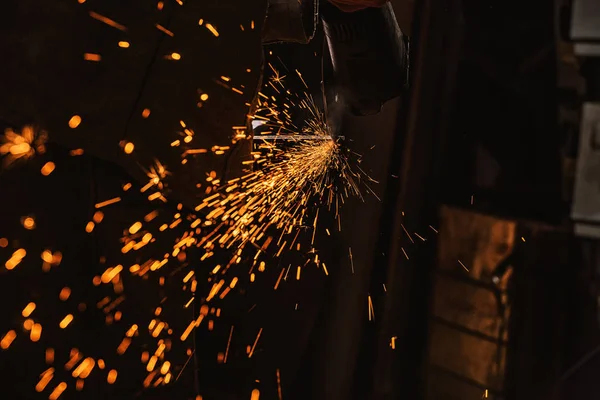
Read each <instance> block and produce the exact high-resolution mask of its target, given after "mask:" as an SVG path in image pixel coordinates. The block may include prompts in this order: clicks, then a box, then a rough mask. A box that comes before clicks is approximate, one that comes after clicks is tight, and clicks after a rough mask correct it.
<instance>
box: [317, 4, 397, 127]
mask: <svg viewBox="0 0 600 400" xmlns="http://www.w3.org/2000/svg"><path fill="white" fill-rule="evenodd" d="M321 19H322V21H323V29H324V32H325V36H326V38H327V44H328V46H329V53H330V54H331V58H332V63H333V69H334V81H335V82H334V85H335V86H336V90H337V91H338V93H339V95H340V97H341V98H342V100H343V102H344V103H345V104H346V106H347V107H348V108H349V110H350V111H351V112H352V114H354V115H357V116H361V115H372V114H377V113H378V112H379V111H380V110H381V107H382V105H383V104H384V103H385V102H387V101H389V100H391V99H393V98H395V97H398V96H399V95H400V94H401V93H402V90H403V89H404V87H405V86H406V84H407V81H408V79H407V78H408V45H407V42H406V38H405V37H404V36H403V34H402V31H401V30H400V27H399V26H398V22H397V21H396V16H395V14H394V10H393V8H392V5H391V4H389V3H388V4H387V5H385V6H384V7H381V8H366V9H364V10H360V11H356V12H352V13H346V12H343V11H340V10H339V9H338V8H337V7H335V6H334V5H332V4H329V3H327V2H323V3H322V4H321Z"/></svg>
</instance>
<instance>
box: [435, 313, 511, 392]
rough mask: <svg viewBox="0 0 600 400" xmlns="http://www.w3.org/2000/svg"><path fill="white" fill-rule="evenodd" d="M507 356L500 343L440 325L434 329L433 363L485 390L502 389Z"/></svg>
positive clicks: (436, 325)
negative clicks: (477, 384) (473, 382)
mask: <svg viewBox="0 0 600 400" xmlns="http://www.w3.org/2000/svg"><path fill="white" fill-rule="evenodd" d="M505 354H506V350H505V348H504V347H499V346H498V345H497V344H496V343H492V342H490V341H487V340H483V339H479V338H477V337H475V336H472V335H469V334H467V333H463V332H459V331H458V330H455V329H452V328H448V327H446V326H443V325H440V324H433V325H432V327H431V347H430V359H429V361H430V363H431V364H433V365H436V366H439V367H442V368H444V369H446V370H448V371H452V372H454V373H455V374H457V375H461V376H463V377H465V378H467V379H469V380H473V381H475V382H478V383H479V384H480V385H482V386H484V387H489V388H494V389H497V390H498V389H501V387H502V383H503V379H504V360H505V358H506V356H505ZM446 391H448V392H450V390H449V389H446Z"/></svg>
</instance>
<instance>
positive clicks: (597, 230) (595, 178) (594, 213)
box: [571, 103, 600, 238]
mask: <svg viewBox="0 0 600 400" xmlns="http://www.w3.org/2000/svg"><path fill="white" fill-rule="evenodd" d="M571 215H572V218H573V220H574V221H575V231H576V233H577V234H578V235H581V236H588V237H597V238H600V103H585V104H584V106H583V110H582V117H581V130H580V134H579V156H578V160H577V172H576V180H575V194H574V198H573V207H572V213H571Z"/></svg>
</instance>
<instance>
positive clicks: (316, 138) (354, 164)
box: [0, 14, 374, 398]
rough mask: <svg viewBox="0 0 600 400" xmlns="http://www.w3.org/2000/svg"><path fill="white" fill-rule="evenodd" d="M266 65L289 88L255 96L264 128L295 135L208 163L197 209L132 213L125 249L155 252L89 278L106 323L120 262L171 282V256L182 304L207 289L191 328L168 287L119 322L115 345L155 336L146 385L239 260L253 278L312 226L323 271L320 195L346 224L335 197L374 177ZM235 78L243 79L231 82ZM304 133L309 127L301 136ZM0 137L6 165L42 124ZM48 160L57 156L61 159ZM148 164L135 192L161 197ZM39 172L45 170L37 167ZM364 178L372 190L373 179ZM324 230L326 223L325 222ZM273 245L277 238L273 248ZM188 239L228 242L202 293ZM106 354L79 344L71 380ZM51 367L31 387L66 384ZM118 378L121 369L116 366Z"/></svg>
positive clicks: (156, 167) (15, 258) (99, 364)
mask: <svg viewBox="0 0 600 400" xmlns="http://www.w3.org/2000/svg"><path fill="white" fill-rule="evenodd" d="M90 15H91V16H92V18H94V19H96V20H98V21H101V22H103V23H105V24H107V25H109V26H111V27H113V28H117V29H120V30H123V29H126V28H125V27H123V26H121V25H120V24H118V23H117V22H115V21H112V20H110V19H108V18H106V17H103V16H102V15H99V14H93V15H92V14H90ZM206 28H207V29H209V30H210V31H211V32H212V33H213V35H214V36H215V38H218V37H219V34H218V31H216V28H214V30H213V29H211V28H210V27H209V25H208V24H207V25H206ZM122 47H124V48H125V47H126V46H122ZM175 55H176V57H175ZM180 58H181V56H180V55H179V54H178V53H173V54H172V59H177V60H179V59H180ZM269 66H270V68H271V70H272V71H273V73H274V76H273V77H272V79H270V80H268V82H267V85H268V87H269V88H271V89H273V90H275V91H276V92H277V93H278V94H281V95H282V96H281V97H283V98H285V99H284V101H283V102H282V101H281V99H280V98H276V97H272V96H267V95H265V94H264V93H260V104H259V108H258V110H257V112H256V114H255V115H254V119H255V120H256V121H262V122H263V123H264V127H265V128H266V130H264V132H263V133H264V134H271V135H273V134H274V135H276V137H278V138H284V137H285V138H286V139H288V140H286V141H282V140H279V139H275V140H266V139H263V138H261V136H260V135H256V136H255V137H254V140H255V145H256V149H255V150H256V151H254V152H253V153H252V156H253V159H252V160H251V161H249V162H247V163H246V166H247V167H248V168H249V170H248V171H247V173H246V174H245V175H243V176H241V177H239V178H235V179H232V180H230V181H228V182H226V183H224V184H221V183H220V180H219V178H218V177H217V176H216V173H211V174H210V176H209V177H208V178H207V181H208V182H209V183H210V188H211V193H210V195H209V196H208V197H206V198H205V199H204V200H202V201H201V202H200V204H198V206H197V207H196V208H195V210H194V212H186V211H185V210H183V209H182V206H181V205H179V206H178V212H176V213H174V214H172V215H170V216H168V217H167V220H162V221H161V222H160V223H158V221H159V219H160V217H161V216H162V215H160V214H162V210H161V212H159V210H155V211H152V212H150V213H148V214H146V215H144V216H143V217H140V218H137V219H139V221H136V220H132V221H130V224H129V225H128V226H127V227H124V232H125V234H124V236H123V237H122V238H121V246H122V248H121V252H122V253H123V254H127V253H130V252H137V251H140V250H141V249H142V248H148V247H151V246H155V247H152V249H153V251H152V256H150V257H145V258H142V259H139V260H137V263H136V264H133V265H125V262H123V264H117V265H112V266H109V267H107V268H106V269H105V270H104V271H103V272H102V273H101V274H98V276H96V277H95V278H94V280H93V282H92V283H93V284H94V286H96V287H98V288H108V289H112V291H113V292H114V294H111V295H105V294H103V295H102V298H101V299H100V300H99V301H98V302H97V303H96V304H95V306H96V307H97V308H98V309H99V310H102V312H103V313H104V314H105V317H106V324H107V325H110V324H112V323H113V322H115V321H119V320H121V318H122V312H121V311H120V308H121V306H122V304H123V302H124V301H125V300H126V293H125V286H124V283H123V279H124V274H130V275H131V276H132V278H133V279H136V278H143V279H144V280H146V281H148V280H149V279H148V278H149V276H150V275H152V274H154V276H158V279H156V282H157V285H158V286H159V287H162V286H164V285H165V275H166V274H165V273H164V272H165V269H166V268H167V267H165V266H168V267H171V266H173V268H172V269H170V270H169V272H168V275H169V276H170V277H179V278H180V279H181V281H178V282H181V283H178V284H179V285H180V286H181V292H182V293H185V295H186V296H187V298H188V300H186V302H185V304H179V303H178V304H176V305H175V306H176V307H183V308H188V307H189V306H190V305H191V304H195V305H196V302H198V303H200V299H204V300H203V301H202V303H200V304H197V307H198V308H196V309H197V310H199V311H198V312H197V313H196V315H194V316H193V318H192V319H191V320H190V321H187V323H186V325H187V326H186V327H185V329H182V330H177V329H178V328H176V326H177V325H178V324H176V323H170V321H169V316H168V315H165V312H164V311H163V309H164V308H165V307H167V305H168V303H167V298H166V296H165V297H164V298H163V299H162V300H161V302H160V305H157V306H156V307H155V308H154V311H153V313H152V315H150V316H148V318H147V319H146V320H138V321H136V323H134V324H129V325H128V326H127V327H126V328H125V329H124V330H123V335H122V340H121V341H120V343H119V344H118V346H116V352H117V354H119V355H122V354H125V353H126V352H127V351H128V349H129V348H130V346H131V344H132V342H133V341H134V340H136V338H138V337H139V336H140V335H141V334H144V339H143V340H151V341H152V344H146V343H145V348H146V349H147V350H145V351H144V352H143V353H142V361H143V363H144V366H145V369H146V372H147V376H146V379H145V380H144V382H143V386H144V387H146V388H148V387H152V386H159V385H166V384H169V383H172V382H174V381H176V380H177V379H178V378H179V376H180V375H181V373H182V372H183V370H184V369H185V367H186V365H187V363H186V364H185V365H183V366H175V365H172V361H171V360H170V359H169V352H170V351H173V346H172V343H173V341H175V340H179V341H181V342H187V341H188V340H189V337H190V336H192V335H193V333H194V331H195V330H196V329H197V328H199V327H200V326H201V324H202V323H203V321H206V322H204V325H206V326H207V329H208V330H212V329H213V326H214V320H215V319H218V318H219V316H220V312H221V310H220V308H218V307H210V308H209V306H208V303H210V302H212V301H217V300H218V299H223V298H224V297H225V296H227V294H228V293H231V292H232V291H233V290H235V288H236V284H237V283H238V282H239V281H240V280H241V279H243V275H242V274H240V273H239V270H237V271H236V272H234V273H232V274H234V276H231V275H229V276H227V278H226V277H225V274H226V273H227V272H228V271H230V267H231V266H232V265H239V266H247V267H248V269H246V270H243V269H242V271H244V272H247V276H248V280H249V281H250V282H254V281H255V276H256V275H255V272H254V271H258V272H264V271H265V269H266V266H267V264H268V263H271V262H272V260H274V259H277V258H279V257H280V256H281V255H282V254H283V253H284V252H285V251H287V250H290V249H298V250H299V249H300V241H301V238H300V236H301V234H302V233H304V232H308V233H309V235H308V238H309V242H310V245H309V246H307V248H305V250H306V251H305V253H306V262H305V263H304V265H303V266H307V265H308V264H310V263H312V264H314V265H316V266H317V267H319V266H321V265H322V267H323V272H324V275H328V272H327V268H326V266H325V264H324V263H322V262H321V260H319V257H318V254H317V252H316V251H315V249H314V248H313V246H314V242H315V234H316V232H317V228H318V219H319V210H320V208H321V206H326V207H328V208H329V209H330V210H332V209H333V211H334V215H335V217H336V218H337V219H338V226H340V223H339V218H340V208H341V205H342V204H343V203H344V201H345V199H347V198H348V197H351V196H356V197H358V198H360V199H362V190H361V187H362V186H364V187H366V188H367V189H368V186H367V183H368V182H374V181H373V180H372V179H370V178H369V177H368V176H367V175H366V174H365V173H364V172H363V171H362V170H361V169H360V166H359V162H360V157H359V156H357V155H356V154H354V153H352V152H351V151H350V150H348V148H347V147H346V144H345V143H344V142H343V141H342V140H340V139H338V138H336V137H334V134H333V132H332V131H331V128H330V127H329V126H328V125H327V122H326V118H325V115H324V114H323V112H321V111H320V110H319V108H318V107H317V106H316V104H315V102H314V101H313V99H312V97H311V96H309V95H307V94H304V93H303V94H300V95H292V94H291V93H290V92H289V91H288V90H287V89H286V88H285V86H284V79H288V77H287V75H281V74H280V73H279V72H278V71H277V70H276V69H275V68H274V67H273V66H272V65H271V64H269ZM296 73H297V76H298V78H299V79H300V80H301V81H302V82H303V83H304V79H303V78H302V76H301V74H300V73H299V72H297V71H296ZM292 77H293V75H292ZM223 79H224V77H223ZM226 81H227V82H228V84H231V85H233V83H232V82H231V79H230V78H227V80H226ZM304 84H305V83H304ZM305 85H306V84H305ZM231 90H233V91H235V90H237V89H235V88H234V87H233V86H231ZM201 96H203V97H201V100H202V101H206V100H207V99H208V98H209V96H208V94H202V95H201ZM297 110H303V111H304V112H306V114H307V117H306V118H305V119H304V120H303V124H302V126H297V125H296V123H294V122H293V118H292V115H293V113H294V112H295V111H297ZM149 115H150V111H149V110H144V112H143V114H142V117H144V118H147V117H148V116H149ZM79 122H80V121H79ZM180 124H181V126H182V132H178V134H179V136H180V137H181V138H182V139H181V140H180V139H177V140H176V141H174V142H173V143H172V144H171V146H172V147H178V146H179V145H180V144H181V141H183V142H185V143H189V142H191V141H192V137H193V136H194V131H193V130H192V129H190V128H188V127H187V126H186V125H185V123H184V122H183V121H180ZM234 131H235V132H236V135H235V136H234V138H233V141H234V142H235V141H236V140H243V139H245V138H247V137H248V136H247V135H246V134H245V133H244V128H243V127H234ZM296 137H297V138H296ZM300 137H302V138H304V139H299V138H300ZM306 138H308V139H306ZM290 139H291V140H290ZM2 140H3V142H2V145H1V146H0V154H1V155H4V156H5V163H6V165H9V164H11V163H13V162H15V161H16V160H19V159H28V158H31V157H33V156H34V155H36V154H43V153H44V152H45V146H44V144H45V142H46V140H47V135H46V133H45V132H43V131H36V130H34V128H33V127H30V126H27V127H24V128H23V130H22V132H21V133H16V132H14V131H12V130H7V131H6V132H5V135H4V136H3V137H2ZM124 149H125V148H124ZM229 150H230V147H229V146H213V147H212V148H211V149H184V150H183V151H182V158H183V159H184V160H185V158H186V157H187V156H188V155H198V154H214V155H222V154H225V153H226V152H228V151H229ZM124 151H125V150H124ZM132 152H133V145H131V146H130V150H129V151H125V153H126V154H131V153H132ZM80 154H81V152H78V153H72V155H73V156H75V155H80ZM51 164H52V166H54V163H51ZM59 169H60V168H59ZM46 170H47V173H48V174H49V173H51V172H52V171H53V170H54V169H53V168H52V169H50V168H46ZM57 171H58V170H57ZM144 172H145V173H146V175H147V178H148V182H147V183H146V184H145V185H143V186H142V187H141V188H140V192H142V193H144V192H147V191H148V192H150V194H149V195H148V200H149V201H150V202H151V201H153V200H156V199H160V200H162V201H163V202H166V201H167V200H166V196H167V195H166V193H164V191H166V189H167V183H168V178H169V176H170V172H169V171H168V169H167V167H166V166H165V165H163V164H162V163H161V162H160V161H158V160H155V162H154V163H153V165H151V166H149V167H148V169H147V170H146V169H144ZM42 173H44V172H43V171H42ZM45 175H46V174H45ZM131 186H132V185H131V184H127V185H125V186H124V187H123V194H122V195H121V196H123V197H125V196H126V193H125V192H127V191H128V190H129V188H131ZM368 190H369V191H370V189H368ZM120 201H121V197H114V198H112V199H108V200H104V201H101V202H99V203H97V204H96V206H95V208H96V209H97V210H94V213H95V214H94V216H90V220H89V222H88V224H87V225H86V226H85V228H84V227H82V232H84V230H85V232H87V233H91V232H92V231H93V230H94V227H95V226H97V225H99V224H101V223H102V221H103V219H104V214H103V212H101V211H98V209H100V208H102V209H103V210H104V208H105V207H106V208H108V207H109V206H110V205H112V204H115V203H118V202H120ZM142 221H143V222H142ZM34 222H35V221H34ZM29 225H31V227H32V229H33V228H34V227H35V224H29ZM29 225H27V226H29ZM24 226H25V225H24ZM27 226H25V227H26V229H29V228H27ZM156 228H157V229H156ZM167 231H175V232H181V233H180V234H179V235H177V239H176V240H175V242H174V243H169V242H167V240H168V239H163V238H164V235H165V232H167ZM327 234H328V235H329V234H330V233H329V231H328V230H327ZM302 236H304V235H302ZM115 239H116V238H115ZM165 242H167V243H165ZM165 245H166V246H170V250H169V252H167V253H163V252H161V251H160V250H154V249H155V248H158V246H165ZM275 246H276V248H275V249H273V247H275ZM193 247H196V248H199V249H201V250H202V251H203V255H202V256H201V257H200V258H199V260H193V261H195V262H196V264H197V263H198V262H204V261H206V260H207V259H209V258H210V257H212V256H213V255H214V254H215V252H216V249H217V248H222V249H229V250H232V254H231V258H230V261H229V262H228V263H227V264H226V265H223V266H221V265H216V266H214V267H213V268H212V270H211V273H210V274H209V275H210V278H209V280H210V282H212V286H211V287H210V289H209V291H208V293H205V294H204V295H203V296H200V295H198V294H197V293H196V292H197V289H198V285H199V283H198V282H199V281H200V279H199V278H198V277H197V276H196V272H195V271H194V270H193V269H192V268H191V267H190V265H189V263H188V262H187V259H186V257H187V256H186V250H188V249H191V248H193ZM27 255H28V253H27V251H26V250H25V249H22V248H19V249H16V250H15V251H14V252H13V254H12V256H11V257H10V258H9V259H8V260H7V261H6V263H5V268H6V269H7V270H9V271H10V270H13V269H15V268H17V267H18V266H19V265H20V264H21V263H22V261H23V260H24V258H25V257H26V256H27ZM28 257H29V256H28ZM41 258H42V260H43V267H42V270H43V271H44V272H51V270H52V269H54V268H53V267H55V266H57V265H59V264H60V262H61V260H62V254H61V252H60V251H54V252H53V251H50V250H45V251H44V252H43V253H42V255H41ZM301 269H302V268H301V266H297V267H296V266H294V267H293V269H291V270H292V275H294V271H296V273H295V275H296V279H298V280H299V279H300V276H301ZM284 272H285V275H284ZM289 272H290V267H288V268H287V270H286V269H284V270H282V271H281V273H280V274H279V278H278V280H277V283H276V284H275V287H274V289H275V290H276V289H278V287H280V284H281V281H282V279H283V281H285V280H287V276H288V273H289ZM226 280H227V281H226ZM104 293H105V292H104ZM70 296H71V290H70V289H69V288H68V287H64V288H62V289H61V290H60V295H59V299H60V300H61V301H63V302H64V301H66V300H67V299H69V298H70ZM169 300H170V299H169ZM85 307H86V306H85V305H83V308H81V305H80V306H79V308H78V310H77V311H82V309H85ZM29 308H31V311H29V309H28V313H29V314H31V313H33V312H34V307H29ZM21 310H23V309H21ZM77 323H78V317H77V315H76V311H75V310H73V311H72V312H68V313H65V314H63V315H61V316H60V321H57V323H56V324H55V325H56V327H58V328H60V329H64V330H69V329H71V328H70V327H71V326H72V325H74V324H77ZM24 327H25V329H26V331H27V332H29V335H30V340H31V341H32V342H37V341H38V340H40V336H41V335H42V327H41V325H40V324H39V323H37V322H35V321H34V319H33V317H31V318H29V317H28V319H27V320H25V322H24ZM44 329H47V328H44ZM228 330H229V329H228ZM229 332H230V333H229V339H228V344H227V349H224V350H225V351H224V353H223V354H222V356H221V358H220V359H219V360H220V362H227V358H228V355H229V344H230V342H231V336H232V335H233V326H232V327H231V329H230V330H229ZM261 333H262V328H260V330H259V331H258V335H257V336H256V338H255V339H254V341H253V343H250V345H249V351H248V357H252V355H253V354H254V353H255V350H256V346H257V345H258V344H259V338H260V335H261ZM16 337H17V333H16V330H10V331H9V332H8V333H6V334H4V335H3V336H1V341H0V346H1V347H2V349H8V348H9V347H10V346H11V343H12V342H13V341H14V340H15V338H16ZM137 340H138V341H139V340H142V339H137ZM50 350H52V351H50ZM130 351H131V350H130ZM195 352H196V349H195V348H194V349H191V348H188V349H187V351H186V355H187V357H188V362H189V360H190V359H191V357H192V356H193V355H194V354H195ZM100 356H101V355H98V357H96V358H95V357H92V356H89V355H85V356H84V355H83V354H82V352H80V351H79V350H77V349H75V348H74V349H72V351H71V353H70V354H69V359H68V362H67V363H66V364H65V365H64V369H66V370H67V371H70V372H71V374H72V375H73V378H75V379H77V381H76V385H75V388H76V389H77V390H81V389H82V388H83V382H84V380H85V378H87V377H88V376H89V375H90V374H91V373H92V372H93V371H98V370H105V368H106V365H105V362H104V361H103V360H102V358H100ZM46 359H47V360H52V361H53V360H54V350H53V349H47V350H46ZM50 363H51V362H49V364H50ZM111 367H112V366H111ZM61 369H62V367H61ZM176 369H177V370H178V371H179V373H178V374H177V375H175V372H174V371H175V370H176ZM107 371H108V372H104V378H103V379H106V381H107V382H108V383H109V384H113V383H115V381H116V380H117V376H118V372H117V370H116V369H110V370H109V369H107ZM54 372H55V370H54V367H51V368H49V369H47V370H46V371H45V372H43V373H42V374H41V375H40V379H39V382H38V384H37V386H36V390H37V391H39V392H42V391H44V390H49V391H51V393H50V398H59V397H60V396H61V394H62V393H63V392H64V391H65V390H67V388H68V387H69V388H70V387H71V386H73V385H71V384H69V385H67V384H66V383H65V382H57V381H56V380H54V381H53V379H54ZM278 374H279V372H278ZM120 379H122V378H120V377H119V380H120ZM123 379H124V378H123ZM278 379H279V377H278ZM279 390H280V389H279ZM252 396H253V398H258V396H259V392H258V390H255V391H254V392H253V394H252Z"/></svg>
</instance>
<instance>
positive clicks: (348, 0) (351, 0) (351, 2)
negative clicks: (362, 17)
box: [329, 0, 389, 12]
mask: <svg viewBox="0 0 600 400" xmlns="http://www.w3.org/2000/svg"><path fill="white" fill-rule="evenodd" d="M388 1H389V0H329V2H330V3H332V4H333V5H335V6H336V7H337V8H339V9H340V10H342V11H345V12H354V11H358V10H362V9H365V8H369V7H382V6H384V5H385V3H387V2H388Z"/></svg>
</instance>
